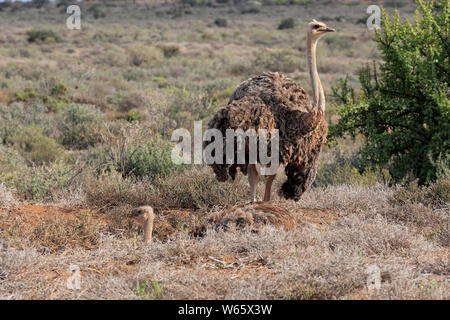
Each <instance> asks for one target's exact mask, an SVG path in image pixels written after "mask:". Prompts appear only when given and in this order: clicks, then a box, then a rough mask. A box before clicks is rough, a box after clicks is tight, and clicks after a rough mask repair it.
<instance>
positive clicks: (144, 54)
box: [128, 44, 165, 66]
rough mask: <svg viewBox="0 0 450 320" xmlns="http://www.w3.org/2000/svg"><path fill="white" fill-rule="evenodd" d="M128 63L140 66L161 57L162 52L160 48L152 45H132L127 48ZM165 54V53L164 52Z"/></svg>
mask: <svg viewBox="0 0 450 320" xmlns="http://www.w3.org/2000/svg"><path fill="white" fill-rule="evenodd" d="M128 54H129V59H130V63H131V65H133V66H140V65H142V64H148V63H152V62H155V61H159V60H161V59H162V58H163V53H162V52H161V50H160V49H158V48H156V47H154V46H145V45H140V44H137V45H133V46H131V47H130V48H129V49H128ZM164 55H165V53H164Z"/></svg>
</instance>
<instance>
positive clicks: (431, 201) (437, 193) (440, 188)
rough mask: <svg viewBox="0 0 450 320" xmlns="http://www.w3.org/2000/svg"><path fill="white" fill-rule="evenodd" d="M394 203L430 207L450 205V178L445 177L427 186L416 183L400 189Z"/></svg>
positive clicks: (395, 195)
mask: <svg viewBox="0 0 450 320" xmlns="http://www.w3.org/2000/svg"><path fill="white" fill-rule="evenodd" d="M394 202H396V203H399V204H402V205H403V204H405V203H407V202H412V203H423V204H425V205H429V206H441V205H446V204H448V203H450V176H446V177H443V178H441V179H439V180H438V181H436V182H434V183H431V184H430V185H429V186H428V187H427V186H419V185H418V183H417V180H416V181H413V182H411V183H409V184H408V185H407V186H406V187H403V188H401V189H399V190H398V191H397V192H396V193H395V194H394Z"/></svg>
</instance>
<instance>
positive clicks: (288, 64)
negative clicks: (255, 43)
mask: <svg viewBox="0 0 450 320" xmlns="http://www.w3.org/2000/svg"><path fill="white" fill-rule="evenodd" d="M252 66H253V72H254V73H255V74H258V73H260V72H263V71H277V72H278V71H280V72H285V73H290V72H294V71H295V70H303V69H304V68H303V65H302V60H301V59H300V58H299V57H298V54H294V52H293V51H292V50H291V49H281V50H280V49H275V50H273V51H270V52H267V51H260V52H258V53H257V56H256V57H255V59H254V60H253V61H252Z"/></svg>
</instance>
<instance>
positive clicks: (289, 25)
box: [278, 18, 295, 30]
mask: <svg viewBox="0 0 450 320" xmlns="http://www.w3.org/2000/svg"><path fill="white" fill-rule="evenodd" d="M294 27H295V20H294V19H293V18H286V19H283V20H281V22H280V24H279V25H278V30H284V29H293V28H294Z"/></svg>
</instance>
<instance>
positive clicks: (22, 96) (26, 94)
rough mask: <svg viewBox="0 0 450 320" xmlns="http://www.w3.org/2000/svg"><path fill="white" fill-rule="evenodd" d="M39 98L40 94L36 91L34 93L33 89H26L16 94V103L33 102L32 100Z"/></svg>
mask: <svg viewBox="0 0 450 320" xmlns="http://www.w3.org/2000/svg"><path fill="white" fill-rule="evenodd" d="M37 98H39V93H37V92H36V91H34V90H33V89H31V88H25V89H24V90H23V91H21V92H16V93H15V100H16V101H24V102H26V101H31V100H34V99H37Z"/></svg>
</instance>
